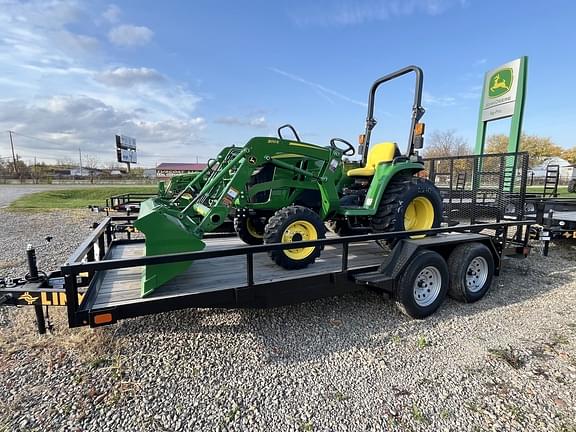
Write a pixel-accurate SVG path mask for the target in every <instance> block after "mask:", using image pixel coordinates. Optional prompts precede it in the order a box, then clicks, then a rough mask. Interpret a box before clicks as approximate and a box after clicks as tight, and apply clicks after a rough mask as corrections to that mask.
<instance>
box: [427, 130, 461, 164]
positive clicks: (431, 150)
mask: <svg viewBox="0 0 576 432" xmlns="http://www.w3.org/2000/svg"><path fill="white" fill-rule="evenodd" d="M425 149H426V150H425V155H426V157H427V158H438V157H445V156H466V155H469V154H472V149H471V147H470V146H469V145H468V143H467V142H466V140H465V139H464V138H462V137H461V136H458V135H456V131H455V130H454V129H449V130H445V131H438V130H436V131H434V132H432V133H431V134H430V137H429V138H428V144H427V145H425Z"/></svg>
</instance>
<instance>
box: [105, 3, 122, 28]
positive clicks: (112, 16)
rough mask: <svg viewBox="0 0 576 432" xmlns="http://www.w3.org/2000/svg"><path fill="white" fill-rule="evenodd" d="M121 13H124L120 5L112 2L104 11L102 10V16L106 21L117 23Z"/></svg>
mask: <svg viewBox="0 0 576 432" xmlns="http://www.w3.org/2000/svg"><path fill="white" fill-rule="evenodd" d="M121 14H122V11H121V10H120V8H119V7H118V6H116V5H115V4H110V5H108V7H107V8H106V10H105V11H104V12H102V18H104V19H105V20H106V21H108V22H109V23H111V24H115V23H117V22H118V20H119V19H120V15H121Z"/></svg>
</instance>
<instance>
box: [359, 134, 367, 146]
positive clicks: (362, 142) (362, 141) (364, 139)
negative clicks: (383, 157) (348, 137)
mask: <svg viewBox="0 0 576 432" xmlns="http://www.w3.org/2000/svg"><path fill="white" fill-rule="evenodd" d="M365 142H366V134H360V135H359V136H358V144H360V145H364V143H365Z"/></svg>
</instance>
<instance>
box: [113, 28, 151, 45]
mask: <svg viewBox="0 0 576 432" xmlns="http://www.w3.org/2000/svg"><path fill="white" fill-rule="evenodd" d="M152 36H154V32H153V31H152V30H150V29H149V28H148V27H145V26H135V25H131V24H122V25H119V26H118V27H115V28H113V29H112V30H110V32H108V40H109V41H110V42H112V43H113V44H114V45H118V46H121V47H133V46H142V45H146V44H147V43H148V42H150V40H152Z"/></svg>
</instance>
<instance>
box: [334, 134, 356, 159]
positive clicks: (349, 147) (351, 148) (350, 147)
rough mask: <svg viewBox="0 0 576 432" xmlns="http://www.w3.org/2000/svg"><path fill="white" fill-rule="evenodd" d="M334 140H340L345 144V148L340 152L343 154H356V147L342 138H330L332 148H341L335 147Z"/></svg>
mask: <svg viewBox="0 0 576 432" xmlns="http://www.w3.org/2000/svg"><path fill="white" fill-rule="evenodd" d="M336 142H341V143H343V144H346V149H345V150H344V151H343V152H342V154H343V155H344V156H354V155H355V154H356V149H355V148H354V146H353V145H352V144H350V143H349V142H348V141H346V140H343V139H342V138H332V139H331V140H330V147H332V148H333V149H339V150H342V149H340V148H338V147H336Z"/></svg>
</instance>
